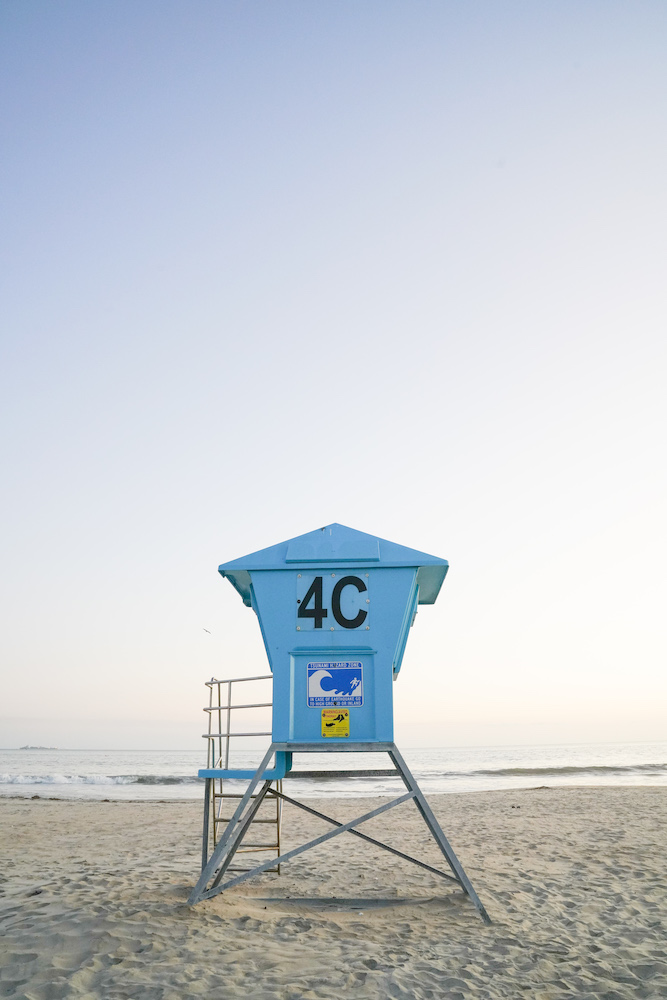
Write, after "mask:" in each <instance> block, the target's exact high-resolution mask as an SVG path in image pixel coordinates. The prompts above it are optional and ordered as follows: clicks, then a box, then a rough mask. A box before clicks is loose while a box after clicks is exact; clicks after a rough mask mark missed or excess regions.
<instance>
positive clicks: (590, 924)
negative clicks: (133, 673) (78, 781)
mask: <svg viewBox="0 0 667 1000" xmlns="http://www.w3.org/2000/svg"><path fill="white" fill-rule="evenodd" d="M430 802H431V804H432V806H433V808H434V811H435V813H436V815H437V816H438V818H439V820H440V822H441V823H442V825H443V828H444V830H445V833H446V834H447V836H448V837H449V839H450V841H451V843H452V846H453V847H454V849H455V851H456V852H457V854H458V856H459V859H460V860H461V862H462V863H463V865H464V866H465V869H466V871H467V874H468V876H469V877H470V879H471V880H472V882H473V885H474V887H475V889H476V890H477V892H478V893H479V895H480V897H481V899H482V901H483V902H484V904H485V905H486V908H487V909H488V911H489V914H490V916H491V919H492V921H493V923H492V925H491V926H485V925H484V924H483V923H482V921H481V920H480V918H479V916H478V915H477V913H476V911H475V910H474V908H473V907H472V905H471V903H470V902H469V901H468V900H467V899H466V898H465V897H464V896H463V895H462V894H461V893H460V892H458V891H457V890H456V889H450V887H449V886H448V885H446V884H443V883H442V881H441V880H438V879H437V877H436V876H433V875H431V874H429V873H428V872H425V871H423V870H420V869H418V868H416V867H415V866H412V865H409V864H407V863H406V862H402V861H399V860H397V859H395V858H393V857H391V856H390V855H388V854H387V853H386V852H382V851H379V850H378V849H375V848H371V847H369V846H368V845H366V844H364V843H363V842H361V841H360V840H358V839H357V838H354V837H351V836H350V835H348V834H343V835H342V836H341V837H338V838H334V839H333V840H332V841H330V842H328V843H327V844H325V845H323V846H322V847H320V848H317V849H315V850H314V851H311V852H308V853H306V854H304V855H302V856H299V857H297V858H295V859H294V860H293V861H291V862H289V863H287V864H286V865H284V866H283V873H282V874H281V875H280V876H278V875H263V876H258V877H257V878H255V879H253V880H251V881H249V882H246V883H245V884H243V885H240V886H238V887H236V888H233V889H231V890H229V891H228V892H226V893H224V894H222V895H221V896H218V897H216V898H215V899H212V900H209V901H206V902H204V903H201V904H199V905H197V906H196V907H189V906H188V905H187V904H186V899H187V896H188V894H189V892H190V889H191V888H192V886H193V884H194V882H195V881H196V878H197V876H198V871H199V862H200V850H201V846H200V836H201V812H202V809H201V806H200V805H199V804H198V803H193V802H175V803H169V802H164V803H163V802H154V803H135V802H114V801H112V802H71V801H52V800H48V799H38V800H26V799H0V856H1V858H2V868H1V870H2V882H1V889H0V892H1V895H0V921H1V923H0V928H1V930H2V937H1V938H0V995H1V996H2V997H11V998H15V1000H19V998H27V1000H59V998H64V997H82V998H83V997H85V998H98V997H99V998H110V1000H115V998H119V1000H120V998H128V1000H129V998H136V1000H177V998H185V997H198V996H202V997H207V998H211V997H212V998H220V1000H222V998H236V997H251V998H258V1000H260V998H261V1000H264V998H266V1000H269V998H281V1000H282V998H285V1000H300V998H303V1000H315V998H322V1000H333V998H338V997H349V998H354V1000H357V998H358V1000H375V998H380V997H383V998H384V997H392V998H402V997H406V998H417V1000H421V998H452V1000H468V998H476V997H480V998H489V1000H492V998H500V997H503V998H505V997H507V998H516V997H530V998H538V1000H551V998H561V997H577V998H596V1000H631V998H632V1000H642V998H647V1000H654V998H655V1000H657V998H664V997H667V919H666V918H667V875H666V873H665V871H666V863H665V859H666V857H667V834H666V830H667V822H666V821H667V789H665V788H647V787H635V788H604V789H603V788H560V789H550V788H540V789H532V790H521V791H511V792H507V791H503V792H482V793H474V794H466V795H455V794H454V795H446V796H445V795H441V796H433V797H432V798H431V799H430ZM308 804H312V805H313V806H314V807H315V808H319V809H321V810H323V811H325V812H328V813H329V814H330V815H333V816H335V817H336V818H338V819H340V820H346V819H350V818H352V817H353V816H356V815H360V814H361V813H363V812H365V811H367V810H369V809H371V808H373V806H374V805H376V804H378V802H377V800H370V799H365V800H362V799H356V800H351V799H347V800H341V799H339V800H331V799H325V798H322V799H319V800H312V799H311V800H308ZM326 829H329V827H328V826H327V825H326V824H324V823H322V822H320V821H319V820H316V819H314V818H311V817H308V816H306V814H304V813H302V812H299V811H296V810H294V809H293V808H292V807H287V808H286V810H285V817H284V827H283V850H286V849H287V850H288V849H290V848H291V847H294V846H297V845H298V844H299V843H301V842H303V841H304V840H306V839H309V838H311V837H314V836H317V835H318V834H319V833H320V832H325V830H326ZM363 829H364V830H365V831H366V832H368V833H371V834H372V835H374V836H376V837H378V838H380V839H383V840H385V841H386V842H387V843H391V844H392V845H393V846H396V847H398V848H401V849H403V850H407V851H412V852H413V853H418V854H420V856H423V857H424V859H425V860H427V861H429V862H430V863H434V864H436V865H438V864H440V859H439V856H438V853H437V849H436V848H435V847H434V846H433V845H432V843H431V842H430V841H429V836H428V832H427V830H426V827H425V826H424V825H423V823H422V821H421V820H420V818H419V816H418V814H417V811H416V809H415V808H414V805H412V804H411V803H407V804H405V805H403V806H400V807H398V808H396V809H395V810H392V811H390V812H389V813H388V814H385V815H384V816H382V817H379V818H378V819H377V820H375V821H373V823H369V824H367V825H365V826H364V828H363Z"/></svg>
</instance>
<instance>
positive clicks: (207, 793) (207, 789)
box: [201, 778, 213, 871]
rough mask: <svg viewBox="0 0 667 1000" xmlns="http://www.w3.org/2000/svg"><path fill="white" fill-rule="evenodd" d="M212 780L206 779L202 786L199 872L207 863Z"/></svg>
mask: <svg viewBox="0 0 667 1000" xmlns="http://www.w3.org/2000/svg"><path fill="white" fill-rule="evenodd" d="M212 782H213V778H207V779H206V785H205V786H204V829H203V831H202V838H201V870H202V871H204V868H206V862H207V861H208V824H209V819H210V816H211V784H212Z"/></svg>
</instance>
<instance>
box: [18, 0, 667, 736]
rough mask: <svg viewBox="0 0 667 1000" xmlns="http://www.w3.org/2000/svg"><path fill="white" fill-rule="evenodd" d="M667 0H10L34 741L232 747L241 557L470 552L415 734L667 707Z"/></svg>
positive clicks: (430, 668) (636, 716)
mask: <svg viewBox="0 0 667 1000" xmlns="http://www.w3.org/2000/svg"><path fill="white" fill-rule="evenodd" d="M666 38H667V6H666V5H665V4H664V3H663V2H662V0H656V2H651V0H632V2H630V0H624V2H619V0H600V2H597V0H559V2H558V3H556V2H544V3H532V2H517V0H504V2H503V3H498V2H496V0H470V2H466V3H463V2H460V0H456V2H454V0H437V2H431V0H354V2H350V0H335V2H334V0H328V2H327V0H321V2H317V3H313V2H310V3H309V2H306V0H299V2H293V0H280V2H276V0H253V2H246V0H243V2H242V0H216V2H212V0H188V2H187V3H186V2H183V0H181V2H174V0H159V2H158V0H143V2H142V3H141V4H137V3H135V2H134V0H113V2H111V0H98V2H96V3H94V4H91V3H87V2H84V0H59V2H58V3H55V4H54V3H52V2H50V0H48V2H47V0H6V2H5V3H3V4H2V6H1V7H0V105H1V110H0V113H1V115H2V132H3V147H4V153H3V160H2V166H1V177H0V200H1V207H0V212H1V217H2V219H3V223H2V226H1V227H0V228H1V231H0V253H1V254H2V264H1V268H0V270H1V275H0V281H1V282H2V302H3V306H2V317H3V318H2V333H1V335H0V336H1V341H2V358H1V361H0V380H1V386H0V409H1V411H2V441H1V445H0V447H1V464H2V469H3V476H2V485H1V492H0V497H1V499H0V516H1V519H2V526H3V531H2V559H1V563H2V573H1V581H2V583H1V585H2V594H1V601H2V607H3V610H4V615H3V620H4V622H3V625H2V629H1V631H0V660H1V663H2V685H1V687H2V690H1V696H0V745H1V746H5V747H12V746H20V745H23V744H26V743H29V744H40V745H56V746H63V747H72V748H88V747H90V748H95V747H99V748H139V749H141V748H147V749H177V750H191V749H194V750H196V749H199V748H200V747H202V753H204V750H203V742H202V740H201V738H200V736H201V733H203V732H204V722H203V718H204V717H203V713H202V712H201V708H202V706H203V705H204V704H205V703H206V698H205V695H206V689H205V688H204V681H205V680H207V679H208V678H210V677H211V676H217V677H230V676H231V677H234V676H250V675H253V674H257V673H264V672H266V669H267V661H266V657H265V654H264V650H263V646H262V643H261V637H260V634H259V628H258V625H257V620H256V618H255V615H254V614H253V612H252V611H251V610H249V609H248V608H245V607H244V606H243V604H242V603H241V600H240V599H239V597H238V595H237V594H236V592H235V591H234V590H233V588H232V587H231V586H230V585H229V583H228V582H227V581H225V580H223V579H221V577H220V576H219V575H218V573H217V567H218V565H219V564H220V563H222V562H226V561H229V560H231V559H235V558H237V557H240V556H242V555H244V554H246V553H249V552H253V551H255V550H257V549H260V548H263V547H265V546H267V545H271V544H273V543H275V542H279V541H281V540H283V539H287V538H291V537H293V536H295V535H299V534H301V533H303V532H306V531H310V530H312V529H314V528H318V527H320V526H322V525H325V524H329V523H331V522H339V523H342V524H345V525H349V526H351V527H353V528H357V529H360V530H362V531H366V532H370V533H371V534H374V535H378V536H380V537H382V538H388V539H391V540H392V541H395V542H399V543H400V544H403V545H408V546H410V547H414V548H417V549H420V550H422V551H425V552H429V553H433V554H435V555H438V556H443V557H445V558H447V559H448V560H449V562H450V571H449V574H448V576H447V579H446V581H445V584H444V586H443V589H442V591H441V594H440V597H439V599H438V601H437V603H436V604H435V605H434V606H429V607H426V606H423V607H421V608H420V612H419V615H418V617H417V621H416V624H415V627H414V628H413V630H412V632H411V636H410V639H409V642H408V646H407V650H406V655H405V659H404V662H403V669H402V671H401V674H400V677H399V679H398V681H397V684H396V687H395V688H394V697H395V720H396V738H397V742H398V743H399V745H403V746H406V747H411V746H419V745H422V746H448V745H466V744H467V745H470V744H495V743H500V744H512V743H558V742H568V741H576V742H589V741H597V740H602V741H617V740H659V739H665V738H667V724H666V715H667V670H666V669H665V667H666V657H665V652H666V648H665V647H666V645H667V643H666V640H665V629H664V607H665V596H666V593H665V591H666V588H665V582H664V574H665V571H664V566H665V564H666V562H667V551H666V550H667V545H666V542H665V528H664V522H665V511H666V510H667V496H666V493H667V490H666V486H667V474H666V471H665V428H666V427H667V412H666V411H667V403H666V398H667V393H666V392H665V388H664V386H665V374H666V371H665V369H666V365H665V362H666V360H667V359H666V355H667V348H666V330H667V325H666V320H667V282H666V281H665V273H666V266H667V225H666V223H667V188H666V185H665V178H666V177H667V129H666V126H667V102H666V101H665V94H667V60H666V59H665V39H666Z"/></svg>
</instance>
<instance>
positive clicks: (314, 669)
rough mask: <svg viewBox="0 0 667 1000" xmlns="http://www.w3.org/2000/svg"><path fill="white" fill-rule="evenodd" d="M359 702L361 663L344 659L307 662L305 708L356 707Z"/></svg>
mask: <svg viewBox="0 0 667 1000" xmlns="http://www.w3.org/2000/svg"><path fill="white" fill-rule="evenodd" d="M363 703H364V673H363V666H362V664H361V663H359V662H358V661H356V660H354V661H349V660H344V661H340V662H337V661H323V662H321V663H309V664H308V707H309V708H358V707H360V706H361V705H363Z"/></svg>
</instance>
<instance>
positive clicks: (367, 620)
mask: <svg viewBox="0 0 667 1000" xmlns="http://www.w3.org/2000/svg"><path fill="white" fill-rule="evenodd" d="M448 568H449V564H448V563H447V560H446V559H440V558H438V557H436V556H432V555H428V554H426V553H425V552H418V551H417V550H415V549H411V548H407V547H406V546H404V545H397V544H396V543H394V542H389V541H386V540H385V539H382V538H377V537H375V536H374V535H369V534H366V533H365V532H362V531H357V530H355V529H353V528H347V527H345V526H344V525H341V524H330V525H327V526H326V527H324V528H319V529H316V530H315V531H310V532H308V533H307V534H304V535H299V536H297V537H296V538H292V539H290V540H288V541H285V542H280V543H279V544H278V545H272V546H270V547H269V548H266V549H261V550H260V551H259V552H254V553H252V554H250V555H248V556H244V557H243V558H241V559H236V560H234V561H232V562H228V563H223V564H222V565H221V566H220V567H219V572H220V574H221V575H222V576H223V577H226V578H227V579H228V580H229V581H230V583H231V584H232V585H233V587H234V588H235V589H236V590H237V592H238V593H239V595H240V596H241V598H242V600H243V603H244V604H245V605H246V606H247V607H250V608H252V609H253V611H254V612H255V613H256V615H257V618H258V621H259V626H260V629H261V633H262V638H263V640H264V646H265V649H266V654H267V657H268V660H269V664H270V667H271V672H272V675H273V702H272V705H273V709H272V712H273V718H272V732H271V737H272V742H271V746H270V747H269V749H268V750H267V752H266V755H265V757H264V759H263V760H262V762H261V764H260V765H259V767H258V768H257V770H255V771H251V770H239V769H237V768H230V767H228V766H226V767H208V768H204V769H202V770H201V771H200V772H199V776H200V777H202V778H204V779H206V786H205V821H204V850H203V857H202V873H201V877H200V879H199V881H198V883H197V885H196V886H195V888H194V890H193V892H192V894H191V896H190V903H197V902H199V901H200V900H202V899H207V898H210V897H211V896H213V895H216V894H217V893H219V892H222V891H223V890H224V889H227V888H229V887H231V886H232V885H237V884H238V883H240V882H242V881H244V880H245V879H247V878H250V877H251V876H253V875H255V874H259V873H260V872H262V871H266V870H268V869H269V868H272V870H275V867H274V866H275V865H276V864H279V863H280V862H284V861H287V860H289V858H291V857H294V856H296V855H297V854H300V853H302V852H303V851H306V850H308V849H309V848H310V847H314V846H316V845H317V844H320V843H322V842H323V841H325V840H328V839H330V838H331V837H334V836H337V835H338V834H340V833H343V832H346V831H350V832H351V833H354V834H357V835H360V836H363V838H364V839H365V840H367V841H371V842H372V843H373V844H375V845H376V846H380V847H383V848H385V849H386V850H388V851H390V852H391V853H393V854H395V855H398V856H400V857H401V858H403V859H406V860H409V861H413V862H414V863H415V864H417V865H420V866H421V867H423V868H427V869H428V870H429V871H431V872H436V873H437V874H439V875H441V876H442V877H443V878H444V879H449V880H451V881H453V882H455V883H457V884H458V885H459V886H460V887H461V888H462V889H463V891H464V892H465V893H466V894H467V895H468V896H469V898H470V899H471V901H472V902H473V903H474V905H475V907H476V908H477V910H478V911H479V913H480V915H481V916H482V918H483V919H484V920H485V921H486V922H489V918H488V915H487V913H486V910H485V909H484V907H483V905H482V903H481V902H480V900H479V898H478V896H477V894H476V893H475V890H474V889H473V887H472V885H471V883H470V881H469V879H468V878H467V876H466V874H465V872H464V870H463V868H462V867H461V864H460V863H459V861H458V859H457V857H456V855H455V854H454V852H453V850H452V848H451V846H450V844H449V842H448V841H447V839H446V837H445V835H444V833H443V832H442V829H441V828H440V825H439V824H438V822H437V820H436V819H435V816H434V815H433V813H432V811H431V808H430V806H429V805H428V802H427V801H426V799H425V797H424V795H423V793H422V792H421V790H420V788H419V785H418V784H417V782H416V780H415V779H414V777H413V775H412V774H411V773H410V771H409V769H408V767H407V765H406V763H405V761H404V760H403V758H402V756H401V754H400V753H399V751H398V749H397V747H396V745H395V744H394V726H393V690H394V689H393V682H394V681H395V680H396V678H397V676H398V673H399V671H400V669H401V662H402V660H403V653H404V651H405V645H406V642H407V639H408V634H409V631H410V627H411V626H412V624H413V623H414V620H415V615H416V614H417V607H418V605H419V604H433V603H435V600H436V598H437V596H438V594H439V592H440V588H441V586H442V583H443V581H444V579H445V575H446V573H447V570H448ZM323 751H324V752H328V753H331V752H333V753H345V752H348V753H349V752H351V751H352V752H360V751H361V752H363V751H373V752H376V753H377V752H378V751H385V752H386V753H387V754H388V755H389V757H390V759H391V761H392V763H393V765H394V766H393V767H392V768H391V769H387V770H386V771H382V772H378V771H377V770H376V769H374V770H372V771H368V770H358V769H357V770H353V771H351V770H337V771H327V772H326V774H327V775H335V776H336V777H343V776H347V775H366V774H373V775H377V774H379V773H382V774H387V775H390V774H391V775H398V776H400V778H401V779H402V781H403V784H404V785H405V788H406V793H405V794H404V795H401V796H400V797H399V798H397V799H393V800H391V801H390V802H388V803H385V804H383V805H382V806H380V807H378V808H377V809H374V810H373V811H372V812H370V813H366V814H365V815H363V816H360V817H358V818H357V819H355V820H352V821H350V822H348V823H344V824H340V823H338V821H337V820H335V819H332V818H331V817H328V816H324V815H323V814H322V813H319V812H315V810H313V809H311V808H310V807H307V806H305V805H304V804H303V803H300V802H298V801H297V800H295V799H293V798H291V797H290V796H287V795H285V794H284V793H283V792H282V790H281V787H282V786H280V787H276V788H274V787H272V784H273V783H274V782H277V781H282V779H284V778H289V777H290V775H292V776H294V777H300V778H303V777H318V776H321V775H322V772H315V771H303V770H299V771H295V772H292V758H293V754H295V753H314V752H317V753H321V752H323ZM274 756H275V763H274V766H273V767H269V762H270V761H271V758H272V757H274ZM223 777H224V778H243V779H247V780H248V781H249V784H248V788H247V790H246V792H245V794H244V795H243V796H242V797H241V800H240V802H239V805H238V808H237V809H236V811H235V813H234V815H233V816H232V817H231V819H230V820H229V823H228V825H227V828H226V830H225V831H224V834H223V835H222V837H221V838H220V840H219V841H218V843H217V845H216V847H215V849H214V851H213V853H212V854H211V856H210V858H209V857H208V856H207V847H206V844H207V840H208V819H207V817H208V809H209V799H210V795H211V783H212V781H214V780H215V779H219V778H223ZM260 786H261V787H260ZM267 796H268V797H276V798H278V799H280V800H283V801H287V802H290V803H292V804H294V805H296V806H298V807H299V808H302V809H305V810H306V811H307V812H310V813H314V812H315V814H316V815H317V816H319V817H320V818H322V819H326V820H328V821H329V822H331V823H332V824H333V825H334V829H333V830H332V831H331V832H329V833H327V834H325V835H323V836H321V837H318V838H317V839H316V840H315V841H311V842H310V843H308V844H305V845H303V846H301V847H299V848H296V849H294V850H292V851H289V852H288V853H287V854H284V855H282V856H279V857H278V858H277V859H275V860H273V861H269V862H266V863H264V864H261V865H257V866H256V867H255V868H252V869H251V870H249V871H245V872H244V873H243V874H242V875H240V876H237V877H235V878H228V879H227V880H226V881H224V882H223V879H224V876H225V873H226V872H227V870H228V868H229V865H230V863H231V861H232V858H233V857H234V855H235V853H236V851H237V850H238V849H239V848H240V846H241V843H242V841H243V838H244V836H245V835H246V833H247V831H248V828H249V826H250V824H251V822H252V820H253V818H254V816H256V814H257V811H258V809H259V806H260V805H261V803H262V801H263V800H264V799H265V798H266V797H267ZM410 799H414V800H415V804H416V806H417V808H418V810H419V812H420V814H421V815H422V817H423V819H424V821H425V823H426V825H427V826H428V828H429V830H430V832H431V834H432V835H433V837H434V839H435V841H436V843H437V844H438V846H439V848H440V850H441V851H442V853H443V855H444V856H445V858H446V860H447V862H448V865H449V868H450V872H442V871H440V870H438V869H435V868H433V867H432V866H430V865H426V864H425V863H424V862H422V861H420V860H418V859H416V858H412V857H409V856H408V855H406V854H404V853H402V852H400V851H397V850H395V849H394V848H393V847H389V846H388V845H386V844H382V843H380V842H379V841H377V840H375V839H374V838H370V837H368V836H367V835H366V834H363V835H361V834H358V832H357V830H356V827H357V826H359V825H360V824H362V823H364V822H365V821H366V820H369V819H371V818H373V817H375V816H378V815H380V814H381V813H383V812H385V811H386V810H388V809H391V808H393V807H394V806H396V805H399V804H400V803H402V802H405V801H408V800H410Z"/></svg>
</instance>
